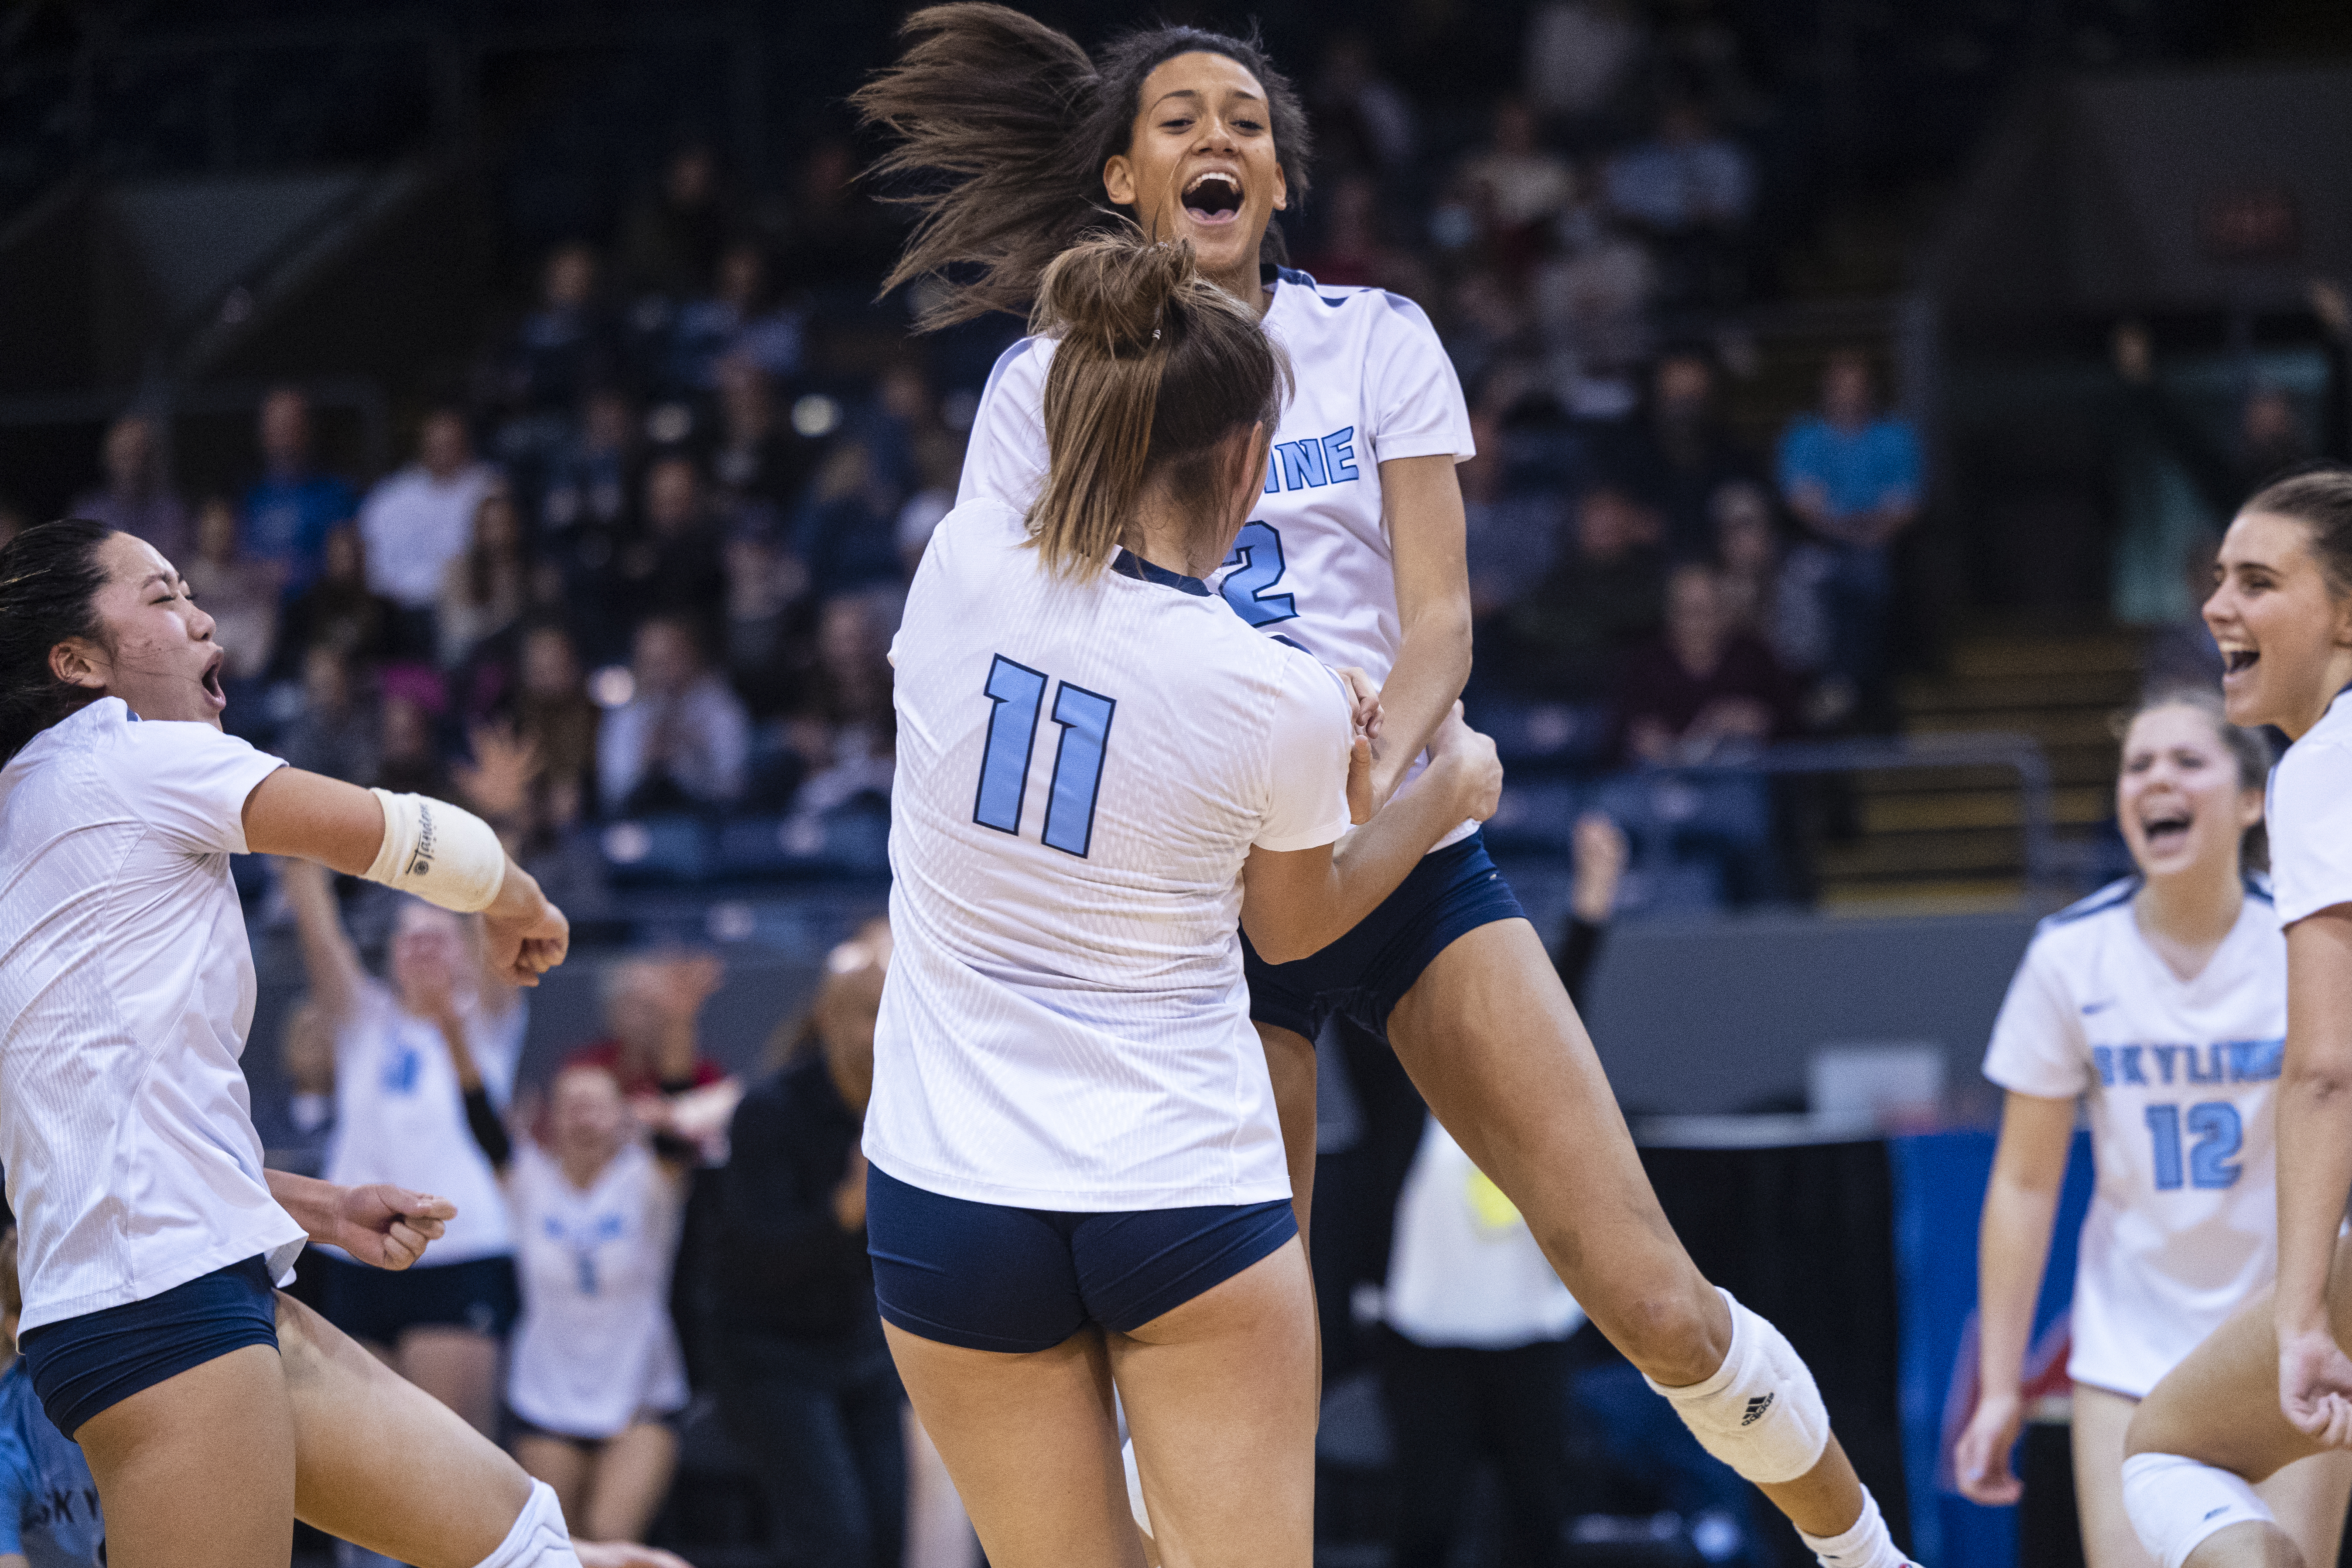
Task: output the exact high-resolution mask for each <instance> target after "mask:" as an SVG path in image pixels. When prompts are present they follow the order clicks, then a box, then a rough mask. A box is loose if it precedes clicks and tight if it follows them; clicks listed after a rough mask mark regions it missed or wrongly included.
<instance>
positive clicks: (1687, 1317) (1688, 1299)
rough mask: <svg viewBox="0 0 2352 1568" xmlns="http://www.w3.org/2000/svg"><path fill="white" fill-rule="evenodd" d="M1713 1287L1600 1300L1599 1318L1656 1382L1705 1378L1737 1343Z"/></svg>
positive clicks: (1594, 1312)
mask: <svg viewBox="0 0 2352 1568" xmlns="http://www.w3.org/2000/svg"><path fill="white" fill-rule="evenodd" d="M1716 1300H1717V1298H1716V1296H1715V1293H1714V1292H1713V1291H1712V1290H1711V1289H1704V1288H1703V1289H1700V1290H1698V1291H1696V1292H1694V1291H1690V1290H1679V1289H1677V1290H1654V1291H1652V1290H1643V1291H1637V1292H1634V1293H1633V1294H1631V1295H1629V1296H1627V1297H1626V1298H1625V1299H1624V1300H1612V1301H1608V1302H1605V1303H1603V1302H1595V1303H1593V1304H1592V1305H1591V1308H1590V1310H1591V1315H1592V1318H1593V1321H1596V1322H1597V1323H1599V1324H1600V1325H1601V1331H1603V1332H1604V1333H1606V1334H1607V1335H1608V1336H1609V1342H1610V1343H1612V1344H1613V1345H1615V1346H1616V1347H1617V1348H1618V1350H1619V1351H1621V1352H1623V1353H1624V1356H1625V1359H1626V1360H1627V1361H1630V1362H1632V1363H1633V1364H1634V1366H1636V1367H1637V1368H1639V1369H1640V1370H1641V1372H1642V1373H1643V1376H1645V1377H1647V1378H1649V1379H1650V1380H1651V1381H1652V1382H1653V1383H1655V1384H1664V1385H1666V1386H1668V1387H1678V1386H1682V1385H1684V1384H1694V1383H1702V1382H1705V1381H1706V1379H1707V1378H1708V1377H1709V1376H1710V1375H1712V1374H1713V1373H1714V1372H1715V1370H1716V1369H1717V1367H1719V1366H1721V1365H1722V1364H1723V1363H1724V1358H1725V1357H1726V1356H1727V1355H1728V1354H1729V1353H1730V1351H1731V1342H1730V1339H1729V1338H1728V1336H1727V1332H1726V1330H1725V1326H1724V1324H1723V1323H1722V1321H1721V1320H1720V1316H1719V1314H1718V1313H1717V1311H1716V1310H1714V1309H1715V1305H1716Z"/></svg>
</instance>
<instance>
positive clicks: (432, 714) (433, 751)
mask: <svg viewBox="0 0 2352 1568" xmlns="http://www.w3.org/2000/svg"><path fill="white" fill-rule="evenodd" d="M447 710H448V695H447V692H446V689H445V688H444V687H443V686H442V684H441V681H440V679H439V678H438V677H437V676H436V674H435V673H434V672H433V671H432V670H431V669H429V668H425V667H424V666H422V665H414V664H398V665H391V666H387V667H386V668H383V669H382V670H379V671H377V673H376V705H375V711H376V755H375V777H374V778H373V779H369V780H367V781H365V782H366V783H368V784H373V785H375V786H377V787H378V788H382V789H388V790H390V791H392V792H393V793H394V795H403V794H415V795H432V796H434V797H435V798H436V799H446V798H447V797H448V795H449V793H450V792H449V765H448V758H447V757H446V755H444V754H443V750H442V745H441V734H440V729H439V724H440V720H441V718H442V715H443V714H445V713H446V711H447Z"/></svg>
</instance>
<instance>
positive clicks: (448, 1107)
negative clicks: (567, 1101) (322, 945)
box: [326, 980, 529, 1268]
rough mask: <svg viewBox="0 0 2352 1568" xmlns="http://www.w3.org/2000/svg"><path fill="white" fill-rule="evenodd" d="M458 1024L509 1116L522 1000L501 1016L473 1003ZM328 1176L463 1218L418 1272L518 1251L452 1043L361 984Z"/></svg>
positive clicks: (341, 1036)
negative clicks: (408, 1196)
mask: <svg viewBox="0 0 2352 1568" xmlns="http://www.w3.org/2000/svg"><path fill="white" fill-rule="evenodd" d="M459 1016H461V1017H462V1018H463V1019H464V1021H465V1025H466V1038H467V1045H468V1046H470V1047H472V1050H473V1053H474V1065H475V1066H476V1067H478V1068H480V1069H481V1074H482V1085H483V1087H484V1088H486V1089H488V1090H489V1093H490V1103H491V1104H493V1105H495V1106H497V1107H499V1110H505V1108H506V1103H507V1098H508V1096H509V1094H510V1093H511V1092H512V1090H513V1089H514V1073H515V1062H516V1060H517V1059H518V1058H520V1056H521V1055H522V1037H523V1029H524V1026H525V1025H526V1023H527V1022H528V1019H529V1014H528V1010H527V1009H526V1008H525V1006H524V1005H523V1004H522V1002H521V1001H520V999H517V1000H516V1001H515V1002H514V1003H513V1005H510V1006H509V1007H508V1008H507V1009H506V1011H504V1012H502V1013H486V1012H485V1011H484V1010H483V1009H482V1008H481V1007H480V1006H479V1005H478V1004H474V1003H467V1004H466V1005H464V1007H463V1009H462V1011H461V1013H460V1015H459ZM326 1177H327V1180H329V1181H331V1182H335V1183H338V1184H341V1185H344V1186H360V1185H362V1184H366V1183H369V1182H392V1183H394V1184H398V1185H400V1186H404V1187H414V1188H415V1189H417V1190H418V1191H420V1192H427V1193H432V1194H435V1195H436V1196H439V1197H445V1198H447V1199H448V1200H449V1201H450V1202H451V1203H454V1204H456V1205H457V1218H456V1219H453V1220H451V1221H450V1222H449V1225H448V1228H447V1229H446V1230H445V1231H444V1232H443V1233H442V1236H441V1238H440V1239H439V1240H438V1241H436V1242H435V1243H434V1244H433V1245H432V1246H431V1247H429V1248H427V1249H426V1251H425V1256H424V1258H422V1259H420V1260H419V1261H418V1262H417V1263H416V1264H415V1267H416V1268H433V1267H435V1266H436V1265H439V1264H448V1263H466V1262H469V1261H471V1260H472V1259H474V1258H495V1257H499V1256H501V1255H503V1254H506V1253H509V1252H512V1251H513V1250H514V1232H513V1230H512V1228H511V1227H510V1226H509V1225H508V1223H507V1203H506V1196H505V1194H503V1193H501V1192H500V1191H499V1178H498V1173H497V1172H495V1171H494V1170H492V1169H491V1168H490V1161H489V1156H488V1155H487V1154H485V1153H483V1152H482V1146H481V1145H480V1144H479V1143H477V1142H475V1141H474V1133H473V1130H472V1129H471V1128H469V1127H467V1125H466V1093H465V1090H464V1089H460V1088H458V1087H457V1067H456V1065H455V1064H454V1063H452V1062H451V1061H450V1060H449V1043H448V1042H447V1041H446V1040H445V1039H443V1038H442V1037H441V1029H440V1026H438V1025H436V1024H432V1023H428V1022H427V1021H425V1019H423V1018H420V1017H418V1016H416V1015H415V1014H414V1013H411V1012H408V1011H407V1010H406V1009H404V1008H403V1007H402V1006H401V1005H400V1003H399V1001H398V999H397V998H395V997H394V994H392V992H391V990H390V989H389V988H388V987H386V986H385V985H384V984H383V983H382V982H380V981H376V980H369V981H366V982H364V983H363V984H362V986H361V988H360V995H359V998H358V1000H357V1002H356V1003H355V1005H354V1006H353V1008H352V1016H351V1017H349V1018H348V1019H346V1020H344V1023H343V1026H342V1027H341V1029H340V1030H339V1031H337V1033H336V1036H335V1131H334V1135H333V1137H332V1138H331V1139H330V1140H329V1141H328V1144H327V1159H326ZM328 1250H329V1251H331V1252H333V1253H335V1255H336V1256H337V1257H342V1256H345V1255H344V1254H343V1253H342V1252H341V1249H340V1248H335V1247H330V1248H328Z"/></svg>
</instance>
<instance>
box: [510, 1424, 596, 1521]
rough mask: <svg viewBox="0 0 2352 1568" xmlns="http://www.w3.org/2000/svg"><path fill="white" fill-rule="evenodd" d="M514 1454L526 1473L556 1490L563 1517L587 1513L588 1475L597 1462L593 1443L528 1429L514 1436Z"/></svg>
mask: <svg viewBox="0 0 2352 1568" xmlns="http://www.w3.org/2000/svg"><path fill="white" fill-rule="evenodd" d="M514 1457H515V1463H516V1464H518V1465H520V1466H521V1467H522V1468H523V1472H524V1473H525V1474H526V1475H528V1476H530V1479H533V1480H535V1481H545V1482H546V1483H547V1484H548V1486H549V1488H550V1489H552V1490H553V1491H554V1493H555V1500H556V1502H557V1503H558V1504H560V1505H561V1506H562V1509H563V1517H564V1518H566V1519H580V1520H584V1519H586V1518H587V1517H588V1510H587V1506H586V1504H587V1500H588V1477H589V1474H590V1472H591V1470H592V1469H593V1468H594V1465H595V1454H594V1451H593V1448H592V1447H591V1446H590V1445H588V1444H586V1443H581V1442H577V1441H574V1440H573V1439H572V1438H570V1437H559V1436H556V1435H555V1434H554V1433H552V1432H538V1431H531V1432H525V1433H523V1434H522V1435H521V1436H519V1437H517V1438H516V1439H515V1445H514Z"/></svg>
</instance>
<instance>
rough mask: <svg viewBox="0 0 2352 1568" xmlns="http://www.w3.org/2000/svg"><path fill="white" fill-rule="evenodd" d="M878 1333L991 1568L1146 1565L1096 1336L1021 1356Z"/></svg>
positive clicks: (891, 1330)
mask: <svg viewBox="0 0 2352 1568" xmlns="http://www.w3.org/2000/svg"><path fill="white" fill-rule="evenodd" d="M883 1331H884V1332H885V1333H886V1334H887V1336H888V1337H889V1341H890V1354H891V1357H892V1359H894V1360H895V1361H896V1362H897V1363H898V1375H899V1378H900V1379H901V1380H902V1381H903V1382H904V1383H905V1384H906V1385H907V1397H908V1400H910V1401H911V1402H912V1403H913V1405H914V1407H915V1414H916V1415H917V1416H918V1417H919V1418H920V1419H921V1421H922V1423H923V1429H924V1430H925V1431H926V1432H929V1434H930V1436H931V1441H932V1443H933V1444H934V1445H935V1446H936V1447H938V1448H939V1451H940V1458H941V1459H942V1460H944V1461H945V1462H946V1464H947V1468H948V1474H949V1475H950V1477H952V1478H953V1479H954V1481H955V1488H956V1491H957V1493H958V1495H960V1496H961V1498H962V1499H963V1504H964V1508H965V1510H966V1511H967V1512H969V1513H970V1514H971V1522H972V1527H973V1528H974V1529H975V1530H976V1531H979V1533H980V1542H981V1546H982V1549H983V1550H984V1551H985V1552H987V1554H988V1561H989V1563H990V1564H991V1565H992V1568H1064V1565H1065V1564H1067V1563H1099V1564H1103V1565H1104V1568H1142V1563H1143V1550H1142V1542H1141V1541H1140V1539H1139V1537H1138V1536H1137V1534H1136V1531H1135V1524H1134V1521H1133V1520H1132V1519H1131V1518H1130V1516H1129V1512H1128V1506H1127V1477H1126V1474H1125V1472H1124V1470H1123V1469H1122V1468H1121V1466H1120V1464H1119V1458H1118V1417H1117V1415H1115V1414H1114V1413H1113V1409H1112V1404H1111V1383H1110V1361H1109V1356H1108V1352H1107V1351H1106V1350H1105V1348H1104V1345H1103V1337H1102V1334H1101V1332H1100V1331H1098V1330H1095V1329H1091V1328H1088V1329H1082V1330H1080V1331H1078V1332H1077V1333H1076V1334H1073V1335H1072V1336H1070V1337H1069V1338H1068V1339H1066V1340H1065V1341H1063V1342H1061V1343H1060V1344H1058V1345H1055V1346H1054V1347H1053V1348H1052V1349H1051V1350H1044V1351H1034V1352H1003V1351H981V1350H970V1349H967V1348H965V1347H964V1346H962V1345H951V1344H946V1343H942V1342H940V1341H938V1340H929V1339H924V1338H921V1337H920V1336H919V1335H916V1334H911V1333H908V1331H905V1330H904V1329H901V1328H900V1327H898V1324H896V1323H890V1322H886V1323H885V1324H884V1325H883Z"/></svg>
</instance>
